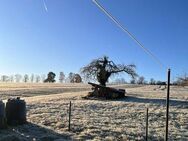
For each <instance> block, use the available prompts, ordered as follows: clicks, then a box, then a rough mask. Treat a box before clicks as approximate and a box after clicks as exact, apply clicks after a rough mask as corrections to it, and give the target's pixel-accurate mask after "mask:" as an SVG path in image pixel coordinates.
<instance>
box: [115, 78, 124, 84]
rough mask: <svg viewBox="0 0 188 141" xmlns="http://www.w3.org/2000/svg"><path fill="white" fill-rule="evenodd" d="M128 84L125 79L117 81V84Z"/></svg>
mask: <svg viewBox="0 0 188 141" xmlns="http://www.w3.org/2000/svg"><path fill="white" fill-rule="evenodd" d="M126 83H127V82H126V81H125V79H124V78H117V79H116V80H115V84H126Z"/></svg>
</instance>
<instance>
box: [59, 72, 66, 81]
mask: <svg viewBox="0 0 188 141" xmlns="http://www.w3.org/2000/svg"><path fill="white" fill-rule="evenodd" d="M64 80H65V74H64V72H60V73H59V82H60V83H63V81H64Z"/></svg>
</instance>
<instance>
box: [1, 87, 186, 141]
mask: <svg viewBox="0 0 188 141" xmlns="http://www.w3.org/2000/svg"><path fill="white" fill-rule="evenodd" d="M0 87H1V92H0V93H1V94H2V99H3V98H4V99H5V98H7V96H5V94H4V93H3V91H6V92H7V93H9V92H10V93H9V94H10V95H13V96H17V95H19V93H20V95H21V96H24V97H25V98H24V99H25V100H26V102H27V109H28V115H27V118H28V121H29V124H26V125H23V126H19V127H14V128H9V129H8V130H3V131H0V141H1V140H5V141H6V140H8V138H9V139H10V138H15V137H17V138H20V139H21V140H42V141H48V140H50V141H53V140H56V141H60V140H144V139H145V111H146V108H147V107H148V108H149V139H150V140H164V133H165V130H164V129H165V128H164V127H165V100H164V98H165V96H166V90H161V89H159V88H158V86H134V85H121V86H116V87H121V88H125V89H126V91H127V97H126V98H124V99H121V100H113V101H104V100H84V99H82V96H84V95H86V94H87V91H88V90H89V86H88V85H84V84H79V85H70V84H67V85H60V84H40V85H38V86H37V85H33V86H32V87H31V85H30V86H29V85H25V86H24V85H19V87H20V88H19V87H18V86H15V87H14V85H13V86H9V87H6V88H4V87H5V86H2V85H0ZM71 88H72V89H71ZM81 88H83V89H81ZM5 89H6V90H5ZM17 90H18V91H19V92H17V93H16V94H15V93H14V92H15V91H17ZM25 91H27V93H26V92H25ZM32 91H33V92H35V94H32ZM41 91H42V93H41ZM11 92H12V93H11ZM38 94H39V95H40V96H36V95H38ZM49 94H50V95H49ZM28 96H32V97H28ZM171 98H172V100H171V102H170V120H169V138H170V140H181V141H182V140H185V141H186V140H188V87H184V88H183V87H172V88H171ZM70 100H71V101H72V120H71V132H69V131H68V112H67V110H68V105H69V101H70Z"/></svg>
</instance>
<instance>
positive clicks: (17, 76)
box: [15, 74, 22, 83]
mask: <svg viewBox="0 0 188 141" xmlns="http://www.w3.org/2000/svg"><path fill="white" fill-rule="evenodd" d="M15 79H16V82H17V83H19V82H20V81H21V79H22V75H20V74H16V75H15Z"/></svg>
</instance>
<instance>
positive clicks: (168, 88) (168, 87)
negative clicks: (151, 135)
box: [165, 69, 170, 141]
mask: <svg viewBox="0 0 188 141" xmlns="http://www.w3.org/2000/svg"><path fill="white" fill-rule="evenodd" d="M169 97H170V69H168V83H167V97H166V131H165V141H168V118H169V117H168V116H169Z"/></svg>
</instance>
